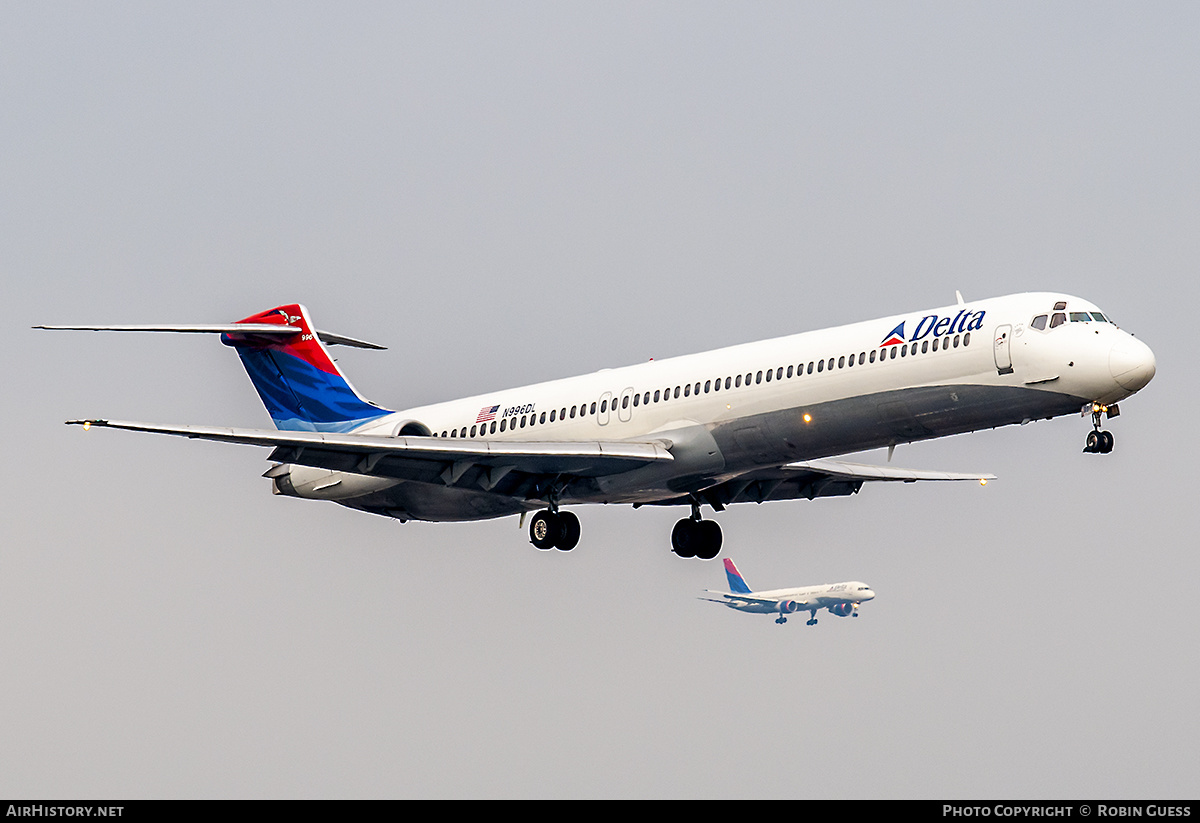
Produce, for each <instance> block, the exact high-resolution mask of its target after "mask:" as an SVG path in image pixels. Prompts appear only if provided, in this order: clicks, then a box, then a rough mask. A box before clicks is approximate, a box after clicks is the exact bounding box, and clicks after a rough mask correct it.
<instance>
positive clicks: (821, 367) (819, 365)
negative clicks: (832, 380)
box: [817, 360, 825, 372]
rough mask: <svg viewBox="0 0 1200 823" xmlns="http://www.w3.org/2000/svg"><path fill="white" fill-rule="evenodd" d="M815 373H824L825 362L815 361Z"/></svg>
mask: <svg viewBox="0 0 1200 823" xmlns="http://www.w3.org/2000/svg"><path fill="white" fill-rule="evenodd" d="M817 371H818V372H823V371H825V361H824V360H818V361H817Z"/></svg>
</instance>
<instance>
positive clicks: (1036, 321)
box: [1029, 314, 1047, 331]
mask: <svg viewBox="0 0 1200 823" xmlns="http://www.w3.org/2000/svg"><path fill="white" fill-rule="evenodd" d="M1046 319H1047V318H1046V315H1044V314H1039V315H1038V316H1037V317H1035V318H1033V322H1031V323H1030V324H1029V325H1031V326H1033V327H1034V328H1035V329H1037V330H1038V331H1044V330H1045V329H1046Z"/></svg>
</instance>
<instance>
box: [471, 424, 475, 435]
mask: <svg viewBox="0 0 1200 823" xmlns="http://www.w3.org/2000/svg"><path fill="white" fill-rule="evenodd" d="M471 436H472V437H474V436H475V426H472V427H471Z"/></svg>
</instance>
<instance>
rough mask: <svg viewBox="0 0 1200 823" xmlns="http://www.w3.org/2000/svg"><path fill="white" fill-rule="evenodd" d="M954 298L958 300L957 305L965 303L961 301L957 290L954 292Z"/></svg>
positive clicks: (960, 294) (960, 295) (960, 293)
mask: <svg viewBox="0 0 1200 823" xmlns="http://www.w3.org/2000/svg"><path fill="white" fill-rule="evenodd" d="M954 296H955V298H957V300H958V305H960V306H961V305H963V304H964V303H965V301H964V300H963V299H962V292H960V291H959V290H958V289H955V290H954Z"/></svg>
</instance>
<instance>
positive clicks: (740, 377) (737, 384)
mask: <svg viewBox="0 0 1200 823" xmlns="http://www.w3.org/2000/svg"><path fill="white" fill-rule="evenodd" d="M734 386H735V387H737V388H739V389H740V388H741V387H742V376H741V375H740V374H739V375H738V376H737V381H736V382H735V383H734Z"/></svg>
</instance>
